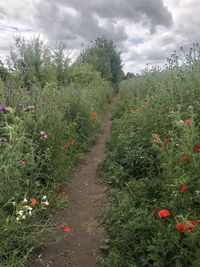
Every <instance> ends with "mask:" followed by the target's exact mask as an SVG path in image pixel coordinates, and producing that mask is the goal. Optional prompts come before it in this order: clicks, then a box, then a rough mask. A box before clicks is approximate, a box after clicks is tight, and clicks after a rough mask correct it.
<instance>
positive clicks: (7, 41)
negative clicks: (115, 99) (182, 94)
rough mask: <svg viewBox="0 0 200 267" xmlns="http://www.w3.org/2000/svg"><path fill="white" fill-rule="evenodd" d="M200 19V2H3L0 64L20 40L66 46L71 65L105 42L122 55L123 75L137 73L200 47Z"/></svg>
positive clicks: (1, 6)
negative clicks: (98, 40) (101, 40)
mask: <svg viewBox="0 0 200 267" xmlns="http://www.w3.org/2000/svg"><path fill="white" fill-rule="evenodd" d="M199 13H200V1H199V0H18V1H16V0H1V1H0V59H4V58H5V56H6V55H8V54H9V51H10V48H11V46H13V44H14V38H13V36H16V35H20V36H22V37H25V38H28V39H29V38H31V37H32V36H40V38H41V39H42V40H44V41H45V42H48V44H49V45H51V46H54V45H56V44H58V43H59V42H63V43H65V45H66V49H67V53H68V54H69V57H70V58H72V60H74V59H75V57H76V56H77V55H78V53H79V52H80V49H81V48H82V47H87V46H88V45H89V44H91V41H93V40H95V39H96V38H97V37H101V36H104V37H106V38H108V39H112V40H113V42H114V43H115V44H116V45H117V47H118V49H119V50H120V51H121V55H122V60H123V65H124V67H123V68H124V71H125V72H134V73H139V72H140V70H141V69H144V68H145V67H146V66H147V64H148V65H150V66H151V65H162V64H164V63H165V62H166V59H167V58H168V57H170V55H171V54H172V53H173V51H174V50H176V51H179V48H180V46H182V47H183V48H185V49H188V48H189V47H191V46H192V44H193V43H196V42H199V41H200V30H199V26H200V16H199Z"/></svg>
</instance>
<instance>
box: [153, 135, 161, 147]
mask: <svg viewBox="0 0 200 267" xmlns="http://www.w3.org/2000/svg"><path fill="white" fill-rule="evenodd" d="M159 138H160V136H159V134H154V136H153V139H152V140H151V143H152V145H155V144H156V143H157V142H158V140H159Z"/></svg>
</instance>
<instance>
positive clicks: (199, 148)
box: [194, 144, 200, 152]
mask: <svg viewBox="0 0 200 267" xmlns="http://www.w3.org/2000/svg"><path fill="white" fill-rule="evenodd" d="M194 150H195V151H196V152H200V144H197V145H195V147H194Z"/></svg>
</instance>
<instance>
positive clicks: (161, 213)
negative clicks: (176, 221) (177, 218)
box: [158, 210, 171, 218]
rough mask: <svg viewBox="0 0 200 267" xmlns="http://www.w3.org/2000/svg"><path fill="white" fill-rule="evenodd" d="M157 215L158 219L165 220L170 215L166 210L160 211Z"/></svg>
mask: <svg viewBox="0 0 200 267" xmlns="http://www.w3.org/2000/svg"><path fill="white" fill-rule="evenodd" d="M158 215H159V217H160V218H167V217H170V216H171V213H170V212H169V211H168V210H160V211H159V213H158Z"/></svg>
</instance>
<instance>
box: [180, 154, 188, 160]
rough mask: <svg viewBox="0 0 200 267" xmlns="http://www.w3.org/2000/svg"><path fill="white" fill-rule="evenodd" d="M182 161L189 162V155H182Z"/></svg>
mask: <svg viewBox="0 0 200 267" xmlns="http://www.w3.org/2000/svg"><path fill="white" fill-rule="evenodd" d="M181 159H182V161H188V160H189V155H188V154H184V155H183V156H182V157H181Z"/></svg>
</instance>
